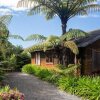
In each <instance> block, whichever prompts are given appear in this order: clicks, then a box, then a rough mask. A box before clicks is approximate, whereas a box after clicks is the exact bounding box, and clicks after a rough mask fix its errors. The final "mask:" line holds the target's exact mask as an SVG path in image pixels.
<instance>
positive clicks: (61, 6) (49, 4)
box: [18, 0, 100, 34]
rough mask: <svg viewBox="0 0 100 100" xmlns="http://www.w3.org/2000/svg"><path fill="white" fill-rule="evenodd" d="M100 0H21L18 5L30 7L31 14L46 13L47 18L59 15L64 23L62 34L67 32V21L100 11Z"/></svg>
mask: <svg viewBox="0 0 100 100" xmlns="http://www.w3.org/2000/svg"><path fill="white" fill-rule="evenodd" d="M97 1H98V0H21V1H19V3H18V7H21V6H24V7H30V11H29V14H30V15H34V14H37V13H41V12H42V13H44V14H45V15H46V19H48V20H49V19H52V18H53V17H54V16H58V17H59V18H60V20H61V23H62V34H65V33H66V28H67V22H68V20H69V19H71V18H72V17H74V16H76V15H88V14H89V13H91V12H96V11H100V5H99V4H98V3H97Z"/></svg>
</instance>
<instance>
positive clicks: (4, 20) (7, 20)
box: [0, 15, 13, 25]
mask: <svg viewBox="0 0 100 100" xmlns="http://www.w3.org/2000/svg"><path fill="white" fill-rule="evenodd" d="M12 17H13V16H12V15H4V16H0V22H2V23H4V24H5V25H8V24H9V23H10V22H11V19H12Z"/></svg>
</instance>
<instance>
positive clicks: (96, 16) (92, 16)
mask: <svg viewBox="0 0 100 100" xmlns="http://www.w3.org/2000/svg"><path fill="white" fill-rule="evenodd" d="M77 17H78V18H100V16H99V15H95V14H94V15H87V16H77Z"/></svg>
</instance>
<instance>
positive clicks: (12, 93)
mask: <svg viewBox="0 0 100 100" xmlns="http://www.w3.org/2000/svg"><path fill="white" fill-rule="evenodd" d="M0 100H24V94H22V93H20V92H19V91H18V90H17V89H14V90H11V89H10V87H9V86H5V87H3V88H0Z"/></svg>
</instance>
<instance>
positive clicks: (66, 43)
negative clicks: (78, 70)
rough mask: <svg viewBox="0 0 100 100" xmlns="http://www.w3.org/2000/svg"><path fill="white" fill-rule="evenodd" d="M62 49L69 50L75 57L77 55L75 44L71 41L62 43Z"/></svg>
mask: <svg viewBox="0 0 100 100" xmlns="http://www.w3.org/2000/svg"><path fill="white" fill-rule="evenodd" d="M64 47H67V48H69V49H70V50H71V51H72V52H73V53H74V54H76V55H77V54H78V53H79V51H78V47H77V45H76V44H75V42H73V41H66V42H64Z"/></svg>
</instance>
